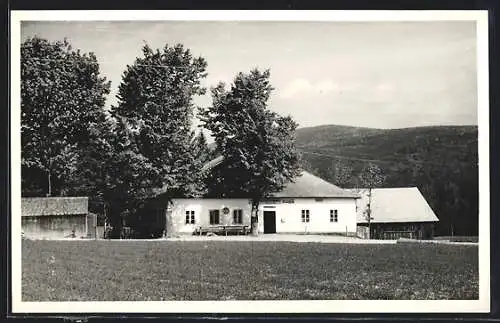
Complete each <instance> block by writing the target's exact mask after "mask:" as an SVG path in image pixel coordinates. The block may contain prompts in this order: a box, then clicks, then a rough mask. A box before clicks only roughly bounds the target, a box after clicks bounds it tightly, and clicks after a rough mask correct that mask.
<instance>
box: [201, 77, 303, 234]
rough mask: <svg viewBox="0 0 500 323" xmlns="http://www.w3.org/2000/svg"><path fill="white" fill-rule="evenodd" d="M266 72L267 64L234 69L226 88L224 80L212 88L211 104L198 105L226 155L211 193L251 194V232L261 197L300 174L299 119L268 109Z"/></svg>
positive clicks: (268, 93) (216, 174)
mask: <svg viewBox="0 0 500 323" xmlns="http://www.w3.org/2000/svg"><path fill="white" fill-rule="evenodd" d="M269 77H270V72H269V70H265V71H263V72H261V71H259V70H257V69H254V70H252V71H250V73H248V74H244V73H238V74H237V75H236V77H235V79H234V81H233V83H232V84H231V85H230V88H229V89H228V90H226V88H225V85H224V84H223V83H220V84H219V85H218V86H216V87H215V88H212V100H213V105H212V106H211V107H209V108H207V109H202V110H201V111H200V116H201V120H202V124H203V126H204V127H205V128H206V129H208V130H209V131H210V132H211V133H212V136H213V137H214V139H215V143H216V145H217V150H218V151H219V152H220V153H221V154H222V156H223V157H224V161H223V163H222V164H221V165H220V166H219V167H216V168H215V169H214V173H213V174H212V175H213V177H212V180H210V181H209V194H210V195H211V196H219V197H220V196H231V197H243V196H245V197H251V198H252V200H253V212H252V214H253V216H252V231H253V232H254V233H256V225H255V222H256V221H257V217H256V215H257V207H258V204H259V201H260V200H261V199H263V198H265V197H268V196H269V195H270V194H272V193H274V192H277V191H279V190H281V189H282V188H283V187H284V186H285V185H286V184H287V183H288V182H290V181H292V180H293V179H294V178H295V177H296V176H298V175H299V174H300V165H299V161H300V156H299V154H298V153H297V151H296V149H295V143H294V139H295V135H294V134H295V129H296V128H297V123H296V122H295V121H294V120H293V119H292V118H291V117H290V116H286V117H282V116H279V115H278V114H276V113H275V112H272V111H270V110H269V108H268V100H269V97H270V95H271V92H272V90H273V88H272V86H271V84H270V82H269Z"/></svg>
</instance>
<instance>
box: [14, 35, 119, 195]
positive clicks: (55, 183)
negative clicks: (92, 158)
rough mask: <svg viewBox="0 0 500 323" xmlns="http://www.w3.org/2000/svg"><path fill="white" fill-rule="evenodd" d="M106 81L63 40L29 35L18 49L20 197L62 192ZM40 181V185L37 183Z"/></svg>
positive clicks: (91, 60) (99, 109) (97, 113)
mask: <svg viewBox="0 0 500 323" xmlns="http://www.w3.org/2000/svg"><path fill="white" fill-rule="evenodd" d="M109 88H110V82H108V81H106V78H104V77H101V76H100V72H99V64H98V63H97V58H96V57H95V55H94V54H93V53H82V52H80V50H76V51H75V50H73V49H72V47H71V45H70V43H69V42H68V41H67V40H64V41H55V42H50V41H48V40H46V39H42V38H39V37H34V38H30V39H27V40H26V41H25V42H23V44H22V45H21V145H22V156H21V164H22V170H23V177H24V178H25V180H24V183H23V194H24V195H30V194H33V192H30V191H31V190H33V191H35V192H36V193H35V194H37V193H38V194H39V193H41V192H45V193H46V195H48V196H50V195H53V194H54V193H58V194H64V193H65V189H64V186H65V183H67V181H68V179H69V178H70V177H71V176H72V175H73V174H74V173H75V172H76V171H77V162H78V158H79V151H80V150H81V149H82V145H83V141H85V138H88V136H89V135H90V133H89V132H90V131H91V129H92V125H93V124H95V123H97V122H99V120H98V119H99V118H100V117H101V115H102V113H103V107H104V103H105V98H106V95H107V94H109ZM25 175H26V177H25ZM42 180H43V182H42Z"/></svg>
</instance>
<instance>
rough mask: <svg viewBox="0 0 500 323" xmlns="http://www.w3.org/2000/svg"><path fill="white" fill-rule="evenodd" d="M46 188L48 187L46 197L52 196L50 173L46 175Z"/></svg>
mask: <svg viewBox="0 0 500 323" xmlns="http://www.w3.org/2000/svg"><path fill="white" fill-rule="evenodd" d="M47 186H48V193H47V196H52V182H51V180H50V172H48V173H47Z"/></svg>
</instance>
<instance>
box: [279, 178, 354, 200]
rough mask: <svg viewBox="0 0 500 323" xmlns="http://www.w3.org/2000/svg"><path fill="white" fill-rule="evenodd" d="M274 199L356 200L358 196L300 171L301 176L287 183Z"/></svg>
mask: <svg viewBox="0 0 500 323" xmlns="http://www.w3.org/2000/svg"><path fill="white" fill-rule="evenodd" d="M273 196H274V197H339V198H340V197H343V198H358V197H359V194H357V193H356V192H350V191H348V190H345V189H342V188H340V187H338V186H336V185H333V184H332V183H329V182H327V181H325V180H323V179H321V178H319V177H317V176H314V175H313V174H311V173H308V172H306V171H302V175H301V176H298V177H296V178H295V180H294V181H293V182H291V183H288V184H287V185H286V186H285V188H284V189H283V190H282V191H281V192H278V193H275V194H273Z"/></svg>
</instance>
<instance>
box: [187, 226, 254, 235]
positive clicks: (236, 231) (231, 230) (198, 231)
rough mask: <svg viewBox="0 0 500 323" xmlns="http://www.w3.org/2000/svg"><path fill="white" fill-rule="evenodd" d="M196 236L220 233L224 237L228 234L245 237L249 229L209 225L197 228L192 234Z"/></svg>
mask: <svg viewBox="0 0 500 323" xmlns="http://www.w3.org/2000/svg"><path fill="white" fill-rule="evenodd" d="M194 233H195V234H196V235H200V236H201V235H202V234H207V233H221V234H224V235H226V236H227V235H228V233H230V234H237V235H239V234H243V235H246V234H248V233H250V227H249V226H248V225H234V224H232V225H211V226H207V227H198V228H196V229H195V232H194Z"/></svg>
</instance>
